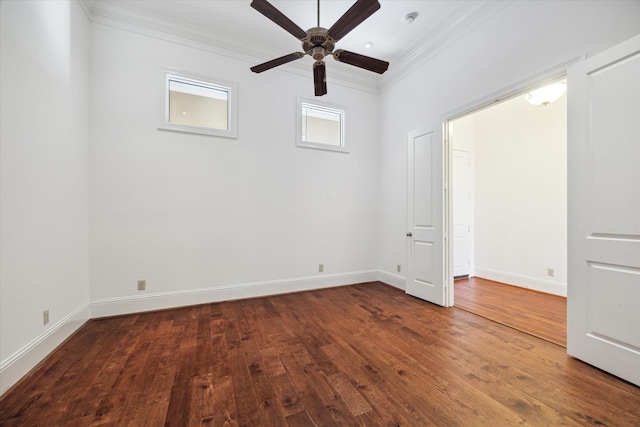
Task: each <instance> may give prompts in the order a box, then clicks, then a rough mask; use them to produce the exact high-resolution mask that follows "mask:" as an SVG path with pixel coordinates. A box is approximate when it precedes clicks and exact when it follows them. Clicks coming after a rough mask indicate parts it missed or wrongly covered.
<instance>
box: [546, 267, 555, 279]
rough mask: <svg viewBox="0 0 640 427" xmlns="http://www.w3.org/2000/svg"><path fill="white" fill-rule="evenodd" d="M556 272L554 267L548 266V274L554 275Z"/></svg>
mask: <svg viewBox="0 0 640 427" xmlns="http://www.w3.org/2000/svg"><path fill="white" fill-rule="evenodd" d="M555 274H556V272H555V270H554V269H553V268H547V276H549V277H553V276H554V275H555Z"/></svg>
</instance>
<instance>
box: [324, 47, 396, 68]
mask: <svg viewBox="0 0 640 427" xmlns="http://www.w3.org/2000/svg"><path fill="white" fill-rule="evenodd" d="M333 57H334V58H335V60H336V61H338V62H344V63H345V64H349V65H354V66H356V67H360V68H364V69H365V70H369V71H373V72H374V73H378V74H382V73H384V72H385V71H387V68H389V63H388V62H387V61H381V60H379V59H376V58H372V57H370V56H365V55H360V54H359V53H353V52H349V51H347V50H342V49H338V50H336V51H335V52H334V53H333Z"/></svg>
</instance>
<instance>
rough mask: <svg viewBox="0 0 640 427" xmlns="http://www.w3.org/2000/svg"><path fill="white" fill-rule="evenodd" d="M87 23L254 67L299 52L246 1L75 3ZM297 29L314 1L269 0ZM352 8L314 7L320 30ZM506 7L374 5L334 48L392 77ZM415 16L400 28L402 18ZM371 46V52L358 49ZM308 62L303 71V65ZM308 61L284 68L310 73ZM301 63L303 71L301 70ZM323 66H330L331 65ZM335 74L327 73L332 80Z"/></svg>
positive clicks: (329, 2) (330, 3)
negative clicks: (214, 51) (203, 47)
mask: <svg viewBox="0 0 640 427" xmlns="http://www.w3.org/2000/svg"><path fill="white" fill-rule="evenodd" d="M81 1H83V2H84V4H85V5H86V10H87V11H88V12H89V15H90V16H91V18H92V20H95V21H98V22H101V21H105V20H106V21H110V22H120V23H123V24H126V25H128V26H137V27H140V28H144V29H146V30H155V31H159V32H161V33H165V34H169V35H172V36H180V37H183V38H186V39H189V40H192V41H196V42H200V43H205V44H208V45H211V46H213V47H216V48H219V49H225V50H228V51H231V52H235V53H237V54H241V55H246V56H247V57H250V58H251V57H253V58H255V64H258V63H261V62H264V61H267V60H270V59H273V58H276V57H279V56H283V55H285V54H288V53H292V52H297V51H300V50H301V46H300V42H299V41H298V40H297V39H296V38H295V37H293V36H292V35H291V34H289V33H287V32H286V31H285V30H283V29H282V28H280V27H279V26H277V25H276V24H275V23H273V22H271V21H270V20H269V19H267V18H266V17H264V16H263V15H261V14H260V13H259V12H257V11H256V10H254V9H253V8H251V7H250V3H251V1H250V0H230V1H225V0H162V1H158V0H81ZM270 2H271V3H272V4H273V5H274V6H275V7H276V8H278V9H279V10H280V11H281V12H282V13H284V14H285V15H286V16H287V17H289V18H290V19H291V20H293V21H294V22H295V23H296V24H298V26H300V27H301V28H302V29H304V30H307V29H309V28H311V27H315V26H316V20H317V2H316V1H315V0H271V1H270ZM354 2H355V1H354V0H350V1H343V0H321V1H320V25H321V26H323V27H325V28H329V27H331V25H332V24H333V23H334V22H335V21H336V20H337V19H338V18H339V17H340V16H341V15H342V14H343V13H344V12H346V11H347V10H348V9H349V7H351V5H353V3H354ZM509 2H510V0H507V1H498V0H474V1H469V0H465V1H455V0H452V1H439V0H428V1H415V0H414V1H404V0H380V4H381V8H380V10H378V11H377V12H376V13H374V14H373V15H372V16H371V17H369V18H368V19H367V20H366V21H364V22H363V23H362V24H361V25H359V26H358V27H356V28H355V29H354V30H353V31H351V32H350V33H349V34H348V35H346V36H345V37H344V38H343V39H342V40H340V41H339V42H338V44H337V47H336V48H337V49H345V50H350V51H353V52H357V53H361V54H364V55H367V56H372V57H374V58H378V59H382V60H385V61H389V62H390V63H391V65H390V67H389V71H387V74H388V75H393V76H398V75H399V74H401V73H402V71H403V70H406V69H407V68H409V67H410V66H411V65H412V64H413V63H415V62H420V61H424V60H427V59H428V58H429V57H431V56H433V55H435V54H436V53H437V52H439V51H440V50H441V49H443V48H446V46H448V45H449V44H450V43H452V42H453V41H455V40H456V39H457V38H459V37H461V36H462V35H464V34H466V33H467V32H468V31H470V30H471V29H473V28H474V27H476V26H477V25H479V24H481V23H482V22H484V21H485V20H486V19H487V18H488V17H490V16H492V15H493V14H495V13H496V12H497V11H499V10H501V9H502V8H503V7H505V5H506V4H508V3H509ZM412 12H417V13H418V17H417V18H416V20H415V21H414V22H413V24H410V25H407V24H405V23H404V22H403V18H404V17H405V16H406V15H407V14H409V13H412ZM366 42H372V43H373V45H374V46H373V47H372V48H371V49H365V47H364V44H365V43H366ZM306 60H308V62H309V63H308V64H307V63H306ZM312 61H313V60H312V59H311V58H305V59H303V60H300V61H296V62H294V63H293V64H290V65H286V66H285V67H291V66H292V65H295V66H297V67H304V69H305V70H307V69H310V64H311V63H312ZM301 63H302V64H301ZM329 67H333V65H330V66H329ZM335 68H337V69H338V74H339V76H340V78H344V77H346V76H347V75H348V74H352V75H353V76H356V77H357V78H362V77H363V76H365V77H366V78H368V79H374V80H377V75H375V74H374V73H371V72H368V71H364V70H358V69H356V68H355V67H351V66H348V65H345V64H339V65H338V66H336V67H335ZM334 72H335V70H331V71H328V73H329V76H330V77H331V75H332V73H334Z"/></svg>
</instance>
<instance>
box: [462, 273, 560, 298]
mask: <svg viewBox="0 0 640 427" xmlns="http://www.w3.org/2000/svg"><path fill="white" fill-rule="evenodd" d="M475 276H476V277H481V278H483V279H488V280H493V281H495V282H501V283H506V284H508V285H513V286H519V287H521V288H527V289H533V290H534V291H539V292H545V293H548V294H553V295H560V296H562V297H566V296H567V284H566V283H563V282H557V281H554V280H546V279H540V278H537V277H531V276H525V275H523V274H516V273H509V272H506V271H498V270H492V269H490V268H482V267H476V268H475Z"/></svg>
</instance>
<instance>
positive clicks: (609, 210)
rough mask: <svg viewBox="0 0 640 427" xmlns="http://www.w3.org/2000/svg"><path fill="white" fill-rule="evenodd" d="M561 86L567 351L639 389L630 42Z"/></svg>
mask: <svg viewBox="0 0 640 427" xmlns="http://www.w3.org/2000/svg"><path fill="white" fill-rule="evenodd" d="M568 85H569V93H568V122H569V123H568V135H569V141H568V150H569V151H568V154H569V155H568V158H569V165H568V172H569V175H568V194H569V197H568V203H569V204H568V222H569V228H568V231H569V283H568V299H567V313H568V318H567V352H568V353H569V354H570V355H572V356H575V357H577V358H578V359H581V360H583V361H585V362H587V363H589V364H591V365H594V366H596V367H598V368H600V369H603V370H605V371H608V372H610V373H612V374H614V375H617V376H619V377H620V378H623V379H625V380H627V381H629V382H631V383H634V384H636V385H640V36H637V37H634V38H633V39H631V40H628V41H626V42H624V43H622V44H620V45H618V46H615V47H614V48H612V49H609V50H608V51H606V52H603V53H601V54H599V55H596V56H593V57H592V58H589V59H587V60H585V61H584V62H583V63H581V64H579V65H576V66H574V67H573V68H571V69H570V70H569V73H568Z"/></svg>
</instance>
